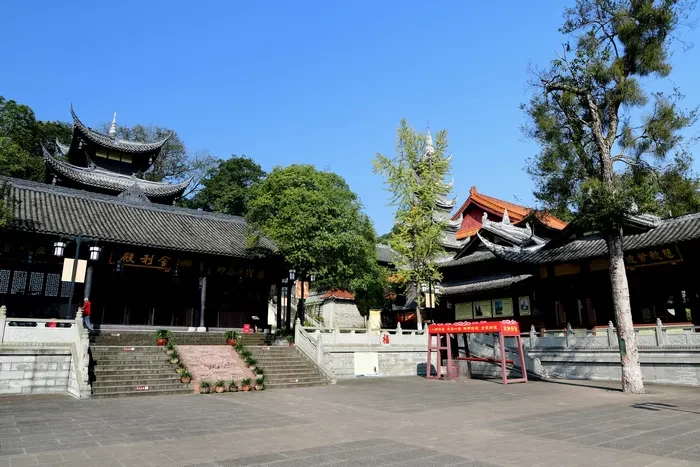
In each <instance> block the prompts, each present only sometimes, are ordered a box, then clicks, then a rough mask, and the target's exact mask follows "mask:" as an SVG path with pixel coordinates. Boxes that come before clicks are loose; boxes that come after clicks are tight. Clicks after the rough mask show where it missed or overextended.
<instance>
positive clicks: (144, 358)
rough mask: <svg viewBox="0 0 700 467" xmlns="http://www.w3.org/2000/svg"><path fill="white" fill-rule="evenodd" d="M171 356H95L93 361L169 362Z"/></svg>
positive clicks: (158, 354) (159, 354)
mask: <svg viewBox="0 0 700 467" xmlns="http://www.w3.org/2000/svg"><path fill="white" fill-rule="evenodd" d="M169 358H170V357H169V356H167V355H166V354H165V353H156V354H152V355H149V354H136V355H93V356H92V360H93V361H95V362H97V363H102V362H104V363H105V364H108V362H135V361H137V362H167V361H168V360H169Z"/></svg>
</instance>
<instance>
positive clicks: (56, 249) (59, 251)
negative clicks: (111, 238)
mask: <svg viewBox="0 0 700 467" xmlns="http://www.w3.org/2000/svg"><path fill="white" fill-rule="evenodd" d="M64 240H72V241H74V242H75V257H74V258H73V270H72V271H71V276H70V287H71V288H70V295H68V316H69V317H71V316H72V308H73V293H74V292H75V274H76V272H77V271H78V260H79V258H80V245H81V244H82V243H84V242H89V241H90V239H89V238H86V237H81V236H80V235H77V236H69V235H63V236H61V240H59V241H57V242H55V243H54V244H53V254H54V256H57V257H59V258H62V257H63V255H64V253H65V251H66V242H65V241H64ZM100 251H101V248H100V247H98V246H96V245H93V246H91V247H90V260H92V261H97V260H98V259H99V258H100ZM88 281H90V282H91V281H92V271H91V270H90V271H88V278H87V279H86V284H85V291H86V295H87V294H88V293H89V292H90V285H91V284H90V283H88Z"/></svg>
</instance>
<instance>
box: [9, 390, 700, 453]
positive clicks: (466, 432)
mask: <svg viewBox="0 0 700 467" xmlns="http://www.w3.org/2000/svg"><path fill="white" fill-rule="evenodd" d="M648 389H649V394H646V395H641V396H630V395H625V394H622V393H621V392H619V391H617V390H616V385H614V384H610V385H606V384H601V383H596V384H586V383H574V382H572V383H569V384H563V383H561V382H558V383H548V382H531V383H528V384H514V385H507V386H503V385H501V384H499V383H495V382H493V381H478V380H472V381H467V382H460V383H450V382H441V381H427V380H424V379H421V378H398V379H365V380H355V381H348V382H342V383H340V384H338V385H335V386H327V387H315V388H303V389H294V390H276V391H263V392H255V393H236V394H222V395H206V396H205V395H182V396H155V397H154V396H149V397H140V398H126V399H102V400H88V401H78V400H74V399H70V398H65V397H45V396H42V397H36V396H29V397H25V398H18V397H7V398H2V397H0V467H16V466H22V465H42V466H51V465H55V466H64V467H65V466H72V465H81V466H86V467H90V466H98V465H99V466H102V467H104V466H112V465H114V466H120V467H124V466H141V465H143V466H151V465H152V466H165V465H173V466H192V467H194V466H197V465H203V466H207V467H218V466H243V467H244V466H248V465H250V466H255V465H265V466H276V467H286V466H290V467H291V466H296V465H299V466H302V465H303V466H310V467H312V466H325V465H329V466H335V467H344V466H360V465H368V466H373V465H397V466H416V467H418V466H421V467H430V466H435V467H441V466H449V465H460V466H472V467H477V466H483V467H498V466H516V465H517V466H525V467H527V466H530V467H545V466H576V465H580V466H590V465H596V466H598V465H600V466H607V465H614V466H624V465H634V466H635V467H641V466H652V465H653V466H656V467H661V466H664V467H666V466H671V467H672V466H684V467H690V466H695V467H700V390H698V389H696V388H677V387H664V386H649V388H648Z"/></svg>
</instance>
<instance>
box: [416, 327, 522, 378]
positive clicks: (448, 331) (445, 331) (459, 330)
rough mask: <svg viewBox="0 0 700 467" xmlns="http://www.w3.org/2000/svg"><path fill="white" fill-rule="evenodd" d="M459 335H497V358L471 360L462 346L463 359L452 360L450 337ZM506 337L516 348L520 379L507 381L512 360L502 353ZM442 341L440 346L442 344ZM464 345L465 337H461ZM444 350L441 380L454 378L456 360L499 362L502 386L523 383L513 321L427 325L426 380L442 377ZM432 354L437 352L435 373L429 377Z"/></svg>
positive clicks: (520, 352)
mask: <svg viewBox="0 0 700 467" xmlns="http://www.w3.org/2000/svg"><path fill="white" fill-rule="evenodd" d="M459 334H465V335H466V334H498V337H499V339H498V340H499V343H500V348H501V358H500V360H496V359H494V358H488V357H472V356H471V353H470V351H469V346H468V345H467V346H466V356H465V357H454V358H453V357H452V344H451V341H452V335H459ZM506 337H514V338H515V339H516V341H517V345H518V354H519V355H520V368H521V369H522V371H521V372H522V378H508V369H507V368H506V365H507V364H513V363H514V362H513V360H508V359H506V351H505V339H506ZM443 342H444V344H443ZM465 342H466V336H465ZM443 350H444V351H446V353H447V368H446V370H445V377H446V378H447V379H451V378H454V377H455V376H456V374H457V373H458V370H457V365H456V364H457V363H458V362H459V361H467V362H488V363H496V364H498V363H500V365H501V376H502V379H503V384H508V383H527V369H526V367H525V355H524V354H523V344H522V340H521V339H520V325H519V324H518V322H517V321H513V320H503V321H479V322H469V321H464V322H459V323H445V324H431V325H430V326H428V362H427V369H428V371H427V372H426V378H429V379H440V378H441V377H442V356H441V355H440V352H441V351H443ZM433 352H436V353H437V374H436V375H435V376H433V375H432V374H431V372H430V365H431V362H432V354H433ZM469 377H470V378H471V368H470V370H469Z"/></svg>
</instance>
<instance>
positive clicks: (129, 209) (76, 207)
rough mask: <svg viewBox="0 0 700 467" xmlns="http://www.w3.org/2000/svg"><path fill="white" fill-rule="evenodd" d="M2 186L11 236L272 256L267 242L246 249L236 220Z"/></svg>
mask: <svg viewBox="0 0 700 467" xmlns="http://www.w3.org/2000/svg"><path fill="white" fill-rule="evenodd" d="M0 183H1V184H7V185H8V186H9V196H10V198H9V199H10V200H11V203H10V204H11V205H12V209H13V212H14V219H13V221H12V223H11V225H10V228H11V229H14V230H21V231H28V232H38V233H42V234H49V235H56V236H59V235H81V236H83V237H88V238H91V239H95V240H98V241H102V242H110V243H118V244H125V245H136V246H147V247H153V248H162V249H169V250H176V251H189V252H193V253H204V254H213V255H220V256H231V257H239V258H252V257H259V256H261V255H267V254H270V253H273V252H274V251H276V247H275V245H274V244H273V243H272V242H271V241H270V240H269V239H267V238H265V237H262V238H261V239H260V242H259V247H258V248H257V249H256V250H255V251H252V250H249V249H247V248H246V240H247V238H248V235H249V227H248V224H247V223H246V222H245V220H244V219H243V218H241V217H237V216H228V215H224V214H217V213H209V212H203V211H196V210H193V209H185V208H179V207H175V206H164V205H160V204H133V203H126V202H124V201H122V200H121V199H119V198H117V197H115V196H108V195H99V194H95V193H90V192H86V191H80V190H74V189H69V188H63V187H57V186H54V185H47V184H43V183H36V182H28V181H25V180H18V179H13V178H7V177H0Z"/></svg>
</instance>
